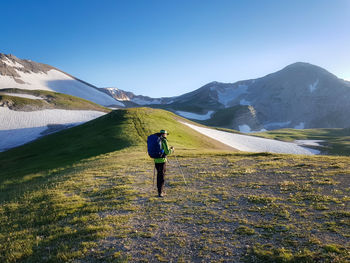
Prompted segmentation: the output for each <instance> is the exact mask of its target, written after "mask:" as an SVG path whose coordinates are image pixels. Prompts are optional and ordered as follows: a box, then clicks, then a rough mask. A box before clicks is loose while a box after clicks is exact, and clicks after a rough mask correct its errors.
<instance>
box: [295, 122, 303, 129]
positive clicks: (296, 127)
mask: <svg viewBox="0 0 350 263" xmlns="http://www.w3.org/2000/svg"><path fill="white" fill-rule="evenodd" d="M304 128H305V122H301V123H299V124H298V125H296V126H294V129H304Z"/></svg>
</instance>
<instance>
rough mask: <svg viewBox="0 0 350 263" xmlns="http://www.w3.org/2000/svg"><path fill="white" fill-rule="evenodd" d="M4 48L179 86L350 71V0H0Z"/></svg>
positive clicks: (171, 90)
mask: <svg viewBox="0 0 350 263" xmlns="http://www.w3.org/2000/svg"><path fill="white" fill-rule="evenodd" d="M0 10H1V16H0V19H1V33H0V52H2V53H6V54H14V55H15V56H17V57H19V58H26V59H31V60H34V61H37V62H42V63H46V64H50V65H52V66H55V67H58V68H60V69H62V70H63V71H66V72H68V73H70V74H72V75H74V76H76V77H78V78H81V79H83V80H85V81H87V82H90V83H91V84H94V85H96V86H99V87H107V86H113V87H118V88H120V89H124V90H128V91H132V92H134V93H136V94H142V95H149V96H153V97H160V96H174V95H180V94H182V93H185V92H189V91H192V90H194V89H197V88H199V87H201V86H202V85H204V84H206V83H208V82H211V81H221V82H235V81H238V80H243V79H249V78H256V77H261V76H264V75H266V74H268V73H272V72H274V71H277V70H279V69H281V68H283V67H284V66H286V65H288V64H291V63H294V62H297V61H303V62H309V63H312V64H315V65H318V66H321V67H324V68H325V69H327V70H329V71H330V72H332V73H333V74H335V75H337V76H338V77H340V78H344V79H348V80H350V0H255V1H254V0H227V1H226V0H173V1H170V0H139V1H137V0H124V1H118V0H110V1H108V0H57V1H56V0H49V1H48V0H31V1H29V0H0Z"/></svg>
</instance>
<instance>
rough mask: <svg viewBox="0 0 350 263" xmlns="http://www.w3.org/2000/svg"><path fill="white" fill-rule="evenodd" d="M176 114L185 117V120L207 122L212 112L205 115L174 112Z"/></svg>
mask: <svg viewBox="0 0 350 263" xmlns="http://www.w3.org/2000/svg"><path fill="white" fill-rule="evenodd" d="M175 113H176V114H178V115H180V116H182V117H185V118H187V119H194V120H201V121H203V120H208V119H210V117H211V115H212V114H213V113H214V111H208V112H207V113H206V114H196V113H193V112H187V111H176V112H175Z"/></svg>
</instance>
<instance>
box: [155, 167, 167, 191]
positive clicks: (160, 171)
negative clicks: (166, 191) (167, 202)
mask: <svg viewBox="0 0 350 263" xmlns="http://www.w3.org/2000/svg"><path fill="white" fill-rule="evenodd" d="M155 165H156V169H157V188H158V194H161V193H162V192H163V188H164V176H165V172H166V163H156V164H155Z"/></svg>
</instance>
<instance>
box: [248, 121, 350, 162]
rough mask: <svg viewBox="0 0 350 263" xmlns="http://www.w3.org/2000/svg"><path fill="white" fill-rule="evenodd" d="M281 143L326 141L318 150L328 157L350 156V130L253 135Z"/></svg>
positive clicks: (272, 132)
mask: <svg viewBox="0 0 350 263" xmlns="http://www.w3.org/2000/svg"><path fill="white" fill-rule="evenodd" d="M252 135H255V136H258V137H263V138H269V139H276V140H281V141H294V140H324V141H325V142H324V143H321V145H323V146H324V147H320V148H317V149H318V150H321V152H322V153H324V154H328V155H346V156H349V155H350V129H349V128H347V129H305V130H296V129H282V130H273V131H267V132H259V133H255V134H252Z"/></svg>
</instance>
